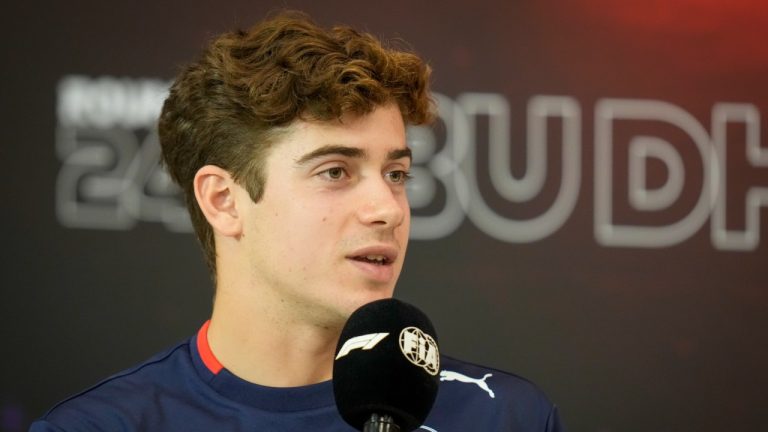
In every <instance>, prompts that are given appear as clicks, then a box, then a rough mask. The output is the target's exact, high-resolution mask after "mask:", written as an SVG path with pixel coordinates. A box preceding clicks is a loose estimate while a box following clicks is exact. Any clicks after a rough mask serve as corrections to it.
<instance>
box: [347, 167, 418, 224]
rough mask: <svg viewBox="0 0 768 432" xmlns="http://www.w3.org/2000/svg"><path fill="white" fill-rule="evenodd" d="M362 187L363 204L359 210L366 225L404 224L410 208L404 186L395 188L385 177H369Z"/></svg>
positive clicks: (360, 216) (361, 219) (359, 214)
mask: <svg viewBox="0 0 768 432" xmlns="http://www.w3.org/2000/svg"><path fill="white" fill-rule="evenodd" d="M367 183H368V184H367V186H366V187H364V188H361V194H362V196H361V202H362V204H361V205H360V207H359V210H358V216H359V218H360V221H361V222H362V223H363V224H365V225H373V226H380V227H382V228H383V227H387V228H396V227H398V226H400V225H402V223H403V220H404V219H405V216H406V214H407V213H408V212H409V211H410V209H409V208H408V198H407V197H406V194H405V189H403V188H400V189H398V188H393V187H392V186H391V185H390V184H388V183H387V181H386V180H385V179H384V178H381V177H379V178H377V179H368V181H367Z"/></svg>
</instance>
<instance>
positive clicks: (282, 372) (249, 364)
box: [208, 284, 341, 387]
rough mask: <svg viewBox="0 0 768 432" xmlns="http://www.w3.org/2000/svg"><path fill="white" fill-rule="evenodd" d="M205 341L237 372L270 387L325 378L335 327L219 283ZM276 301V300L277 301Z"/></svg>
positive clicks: (328, 373)
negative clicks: (310, 320) (304, 318)
mask: <svg viewBox="0 0 768 432" xmlns="http://www.w3.org/2000/svg"><path fill="white" fill-rule="evenodd" d="M219 288H220V289H219V290H218V291H217V293H216V301H215V303H214V308H213V315H212V317H211V324H210V327H209V329H208V343H209V344H210V346H211V350H212V351H213V353H214V355H215V356H216V358H217V359H218V360H219V361H220V362H221V364H222V365H223V366H224V367H225V368H227V369H228V370H229V371H230V372H232V373H233V374H235V375H237V376H238V377H240V378H242V379H244V380H246V381H249V382H252V383H256V384H260V385H264V386H269V387H297V386H304V385H309V384H315V383H318V382H322V381H327V380H329V379H330V378H331V373H332V370H333V356H334V352H335V348H336V343H337V341H338V338H339V333H340V332H341V328H340V327H333V328H329V327H324V326H321V325H315V324H312V323H311V322H307V321H306V320H300V319H297V318H296V317H295V316H293V314H290V313H288V312H287V311H282V310H280V308H279V307H278V308H274V307H271V306H270V305H274V304H275V302H271V301H269V299H267V298H264V297H265V296H264V295H263V294H264V293H259V295H257V294H256V293H255V292H253V291H251V292H250V293H249V292H247V291H234V292H233V290H228V289H226V288H224V287H222V286H221V284H220V286H219ZM278 304H279V302H278Z"/></svg>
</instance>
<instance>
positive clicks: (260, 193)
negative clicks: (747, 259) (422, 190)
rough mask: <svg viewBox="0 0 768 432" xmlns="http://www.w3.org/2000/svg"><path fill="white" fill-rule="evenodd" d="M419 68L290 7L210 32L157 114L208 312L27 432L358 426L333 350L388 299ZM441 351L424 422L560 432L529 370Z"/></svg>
mask: <svg viewBox="0 0 768 432" xmlns="http://www.w3.org/2000/svg"><path fill="white" fill-rule="evenodd" d="M429 73H430V71H429V68H428V67H427V66H426V65H425V64H424V63H423V62H422V61H421V60H420V59H419V58H418V57H416V56H415V55H413V54H410V53H406V52H402V51H395V50H389V49H386V48H384V47H382V45H381V44H380V43H379V42H378V41H377V40H376V39H374V38H373V37H371V36H370V35H366V34H361V33H358V32H356V31H354V30H352V29H349V28H335V29H332V30H324V29H321V28H319V27H317V26H316V25H315V24H313V23H312V22H311V21H309V20H308V19H307V18H306V17H305V16H302V15H298V14H291V13H289V14H283V15H281V16H278V17H275V18H273V19H270V20H267V21H264V22H262V23H260V24H258V25H256V26H255V27H253V28H252V29H251V30H250V31H248V32H235V33H229V34H225V35H222V36H220V37H219V38H217V39H216V40H214V41H213V42H212V43H211V45H210V46H209V47H208V49H207V50H206V51H205V53H204V54H203V56H202V58H201V59H200V60H199V61H198V62H196V63H194V64H192V65H191V66H189V67H188V68H187V69H186V70H184V71H183V72H182V73H181V74H180V76H179V77H178V78H177V80H176V82H175V83H174V84H173V86H172V88H171V92H170V95H169V97H168V99H167V100H166V102H165V105H164V107H163V112H162V115H161V118H160V124H159V131H160V137H161V144H162V148H163V157H164V161H165V164H166V166H167V168H168V170H169V172H170V174H171V176H172V177H173V178H174V180H175V181H176V182H178V183H179V185H180V186H181V187H182V189H183V191H184V194H185V197H186V200H187V204H188V207H189V210H190V214H191V216H192V221H193V225H194V227H195V230H196V233H197V235H198V238H199V239H200V242H201V244H202V246H203V250H204V252H205V256H206V260H207V263H208V265H209V267H210V269H211V272H212V274H213V275H214V280H215V286H216V295H215V300H214V307H213V315H212V317H211V319H210V321H208V322H206V323H205V324H204V325H203V326H202V328H201V329H200V331H199V332H198V334H197V335H196V336H194V337H192V338H191V339H190V340H189V341H187V342H185V343H182V344H180V345H178V346H176V347H175V348H173V349H171V350H169V351H166V352H164V353H162V354H160V355H158V356H156V357H154V358H153V359H150V360H149V361H147V362H145V363H143V364H141V365H139V366H137V367H135V368H133V369H130V370H128V371H126V372H123V373H120V374H118V375H116V376H113V377H111V378H109V379H107V380H106V381H104V382H102V383H100V384H98V385H97V386H95V387H93V388H91V389H89V390H86V391H85V392H83V393H80V394H79V395H77V396H75V397H73V398H70V399H68V400H66V401H64V402H62V403H60V404H59V405H57V406H56V407H54V408H53V409H52V410H50V411H49V412H48V413H47V414H46V415H45V416H44V417H43V418H42V419H40V420H39V421H38V422H36V423H35V424H34V425H33V426H32V430H33V431H44V430H57V431H58V430H136V431H138V430H141V431H169V430H184V431H196V430H199V431H212V430H216V431H230V430H232V431H240V430H248V431H297V430H313V431H345V430H351V428H350V427H349V426H347V425H346V424H345V423H344V422H343V420H342V419H341V417H340V416H339V414H338V413H337V411H336V407H335V405H334V398H333V393H332V385H331V382H330V379H331V371H332V365H333V358H334V350H335V347H336V344H337V341H338V339H339V333H340V331H341V328H342V327H343V325H344V323H345V322H346V319H347V318H348V317H349V315H350V314H351V313H352V312H353V311H354V310H355V309H357V308H358V307H360V306H362V305H364V304H366V303H369V302H371V301H374V300H378V299H383V298H388V297H391V296H392V294H393V291H394V288H395V283H396V281H397V278H398V276H399V275H400V271H401V269H402V265H403V260H404V258H405V251H406V247H407V244H408V230H409V225H410V211H409V207H408V201H407V197H406V191H405V182H406V179H407V178H408V171H409V168H410V164H411V157H410V151H409V150H408V147H407V146H406V140H405V125H406V124H423V123H426V122H428V121H430V120H431V116H432V113H431V111H430V110H431V107H432V105H431V103H430V96H429V89H428V81H429ZM441 364H442V365H443V370H442V373H441V379H442V380H443V381H444V382H443V383H442V384H441V388H440V391H439V394H438V398H437V401H436V403H435V406H434V408H433V410H432V413H431V414H430V416H429V417H428V419H427V421H426V424H425V425H424V426H423V427H422V429H423V430H436V431H441V432H446V431H468V430H477V431H498V430H515V431H555V430H560V426H559V419H558V415H557V410H556V408H555V407H554V406H553V405H552V404H551V403H550V402H549V401H548V400H547V399H546V397H545V396H544V395H543V394H542V393H541V392H539V391H538V390H537V389H536V388H535V387H534V386H533V385H532V384H530V383H528V382H527V381H524V380H522V379H520V378H518V377H515V376H513V375H509V374H505V373H503V372H499V371H489V370H488V369H485V368H480V367H477V366H472V365H469V364H466V363H462V362H458V361H456V360H452V359H450V358H444V359H443V360H442V362H441Z"/></svg>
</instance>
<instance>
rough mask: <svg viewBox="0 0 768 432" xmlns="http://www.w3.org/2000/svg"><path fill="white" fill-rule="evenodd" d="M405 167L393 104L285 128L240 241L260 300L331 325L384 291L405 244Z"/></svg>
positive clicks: (250, 207) (395, 272)
mask: <svg viewBox="0 0 768 432" xmlns="http://www.w3.org/2000/svg"><path fill="white" fill-rule="evenodd" d="M410 164H411V158H410V150H408V148H407V147H406V141H405V126H404V124H403V120H402V116H401V114H400V110H399V109H398V108H397V106H395V105H386V106H381V107H378V108H377V109H375V110H374V111H373V112H372V113H370V114H368V115H365V116H362V117H345V118H344V119H342V121H340V122H339V121H333V122H323V123H321V122H308V121H302V120H298V121H296V122H295V123H294V124H293V125H291V127H290V130H289V132H288V133H287V134H286V135H284V136H283V137H282V138H281V139H280V140H278V142H277V143H275V144H274V145H273V147H272V149H271V150H270V153H269V155H268V156H267V159H266V185H265V189H264V194H263V196H262V198H261V200H259V201H258V202H257V203H253V202H250V204H249V205H248V206H247V213H248V214H247V217H246V221H245V226H244V236H243V237H242V239H241V241H242V242H244V245H245V249H246V251H247V254H248V262H249V263H248V265H249V269H250V278H251V280H250V284H251V286H253V287H254V289H258V290H259V291H258V292H259V294H263V297H261V298H262V299H263V301H265V302H270V303H271V306H273V307H274V308H276V309H279V310H280V313H282V314H286V313H287V314H289V315H292V316H293V318H294V319H300V320H310V321H312V322H313V323H314V324H317V325H322V326H336V325H339V324H340V323H341V324H343V322H344V321H345V320H346V318H347V317H348V316H349V314H350V313H351V312H352V311H354V310H355V309H356V308H357V307H359V306H362V305H363V304H365V303H368V302H371V301H373V300H378V299H382V298H387V297H391V296H392V293H393V291H394V287H395V283H396V282H397V278H398V277H399V275H400V271H401V269H402V266H403V260H404V258H405V251H406V247H407V244H408V231H409V228H410V209H409V207H408V200H407V197H406V192H405V180H406V178H407V173H408V170H409V169H410Z"/></svg>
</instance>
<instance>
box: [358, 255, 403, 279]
mask: <svg viewBox="0 0 768 432" xmlns="http://www.w3.org/2000/svg"><path fill="white" fill-rule="evenodd" d="M348 261H349V262H351V263H352V265H354V266H355V267H357V268H358V269H360V270H361V271H362V272H363V273H364V274H365V276H366V277H367V278H368V279H371V280H373V281H375V282H390V281H391V280H392V279H393V278H394V276H395V269H394V266H393V265H392V264H387V265H381V264H373V263H369V262H365V261H358V260H355V259H348Z"/></svg>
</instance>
